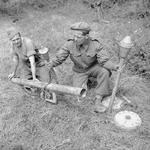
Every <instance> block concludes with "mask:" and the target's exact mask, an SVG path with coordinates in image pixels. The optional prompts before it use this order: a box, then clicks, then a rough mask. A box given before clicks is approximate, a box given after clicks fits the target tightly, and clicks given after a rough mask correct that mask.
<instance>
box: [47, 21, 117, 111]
mask: <svg viewBox="0 0 150 150" xmlns="http://www.w3.org/2000/svg"><path fill="white" fill-rule="evenodd" d="M71 30H74V31H77V32H76V34H75V35H74V38H73V39H71V40H68V41H67V42H66V43H65V44H64V46H62V47H61V48H60V50H59V51H58V53H57V54H56V57H54V58H53V59H51V60H50V61H49V63H46V65H48V66H49V68H52V67H56V66H58V65H60V64H62V63H63V62H64V61H65V60H66V59H67V57H68V56H70V58H71V60H72V62H73V63H74V66H73V71H74V77H73V86H74V87H82V88H83V87H84V88H86V87H85V86H87V81H88V79H89V78H90V77H96V78H97V82H98V84H97V87H96V89H95V93H96V95H95V98H94V99H95V109H94V110H95V111H96V112H104V111H105V110H106V108H105V107H104V106H103V105H102V103H101V101H102V99H103V97H105V96H107V95H110V90H109V77H110V71H111V70H116V69H117V68H118V65H116V64H113V63H112V62H111V61H110V57H109V56H108V53H107V51H106V50H105V49H104V47H103V46H102V44H101V43H100V42H99V41H98V40H92V38H91V37H90V36H89V32H90V30H91V28H90V26H89V25H88V24H87V23H85V22H79V23H75V24H73V25H72V26H71Z"/></svg>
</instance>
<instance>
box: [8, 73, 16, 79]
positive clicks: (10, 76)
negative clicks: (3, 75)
mask: <svg viewBox="0 0 150 150" xmlns="http://www.w3.org/2000/svg"><path fill="white" fill-rule="evenodd" d="M15 76H16V74H15V72H12V73H11V74H9V75H8V79H9V80H11V79H12V78H14V77H15Z"/></svg>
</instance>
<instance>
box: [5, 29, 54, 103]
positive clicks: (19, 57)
mask: <svg viewBox="0 0 150 150" xmlns="http://www.w3.org/2000/svg"><path fill="white" fill-rule="evenodd" d="M7 34H8V38H9V40H10V42H11V56H12V59H13V62H14V70H13V72H12V73H11V74H10V75H9V76H8V78H9V79H10V80H11V79H12V78H13V77H15V76H17V70H18V68H20V78H22V79H28V80H34V81H37V82H38V81H43V82H46V83H50V82H51V78H50V71H49V69H47V68H46V66H41V65H39V64H40V62H41V60H42V59H41V57H40V56H39V54H38V52H37V49H36V47H35V45H34V43H33V41H32V40H31V39H29V38H27V37H22V36H21V34H20V32H19V31H18V30H17V29H16V28H10V29H9V30H8V31H7ZM51 72H53V73H54V70H53V69H52V70H51ZM46 95H47V96H48V95H49V96H48V98H46V97H44V98H46V100H47V101H49V102H51V103H56V99H51V98H50V97H51V96H50V94H49V92H48V91H42V92H41V96H46ZM53 95H54V93H53Z"/></svg>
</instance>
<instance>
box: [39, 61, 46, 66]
mask: <svg viewBox="0 0 150 150" xmlns="http://www.w3.org/2000/svg"><path fill="white" fill-rule="evenodd" d="M46 64H47V61H41V62H40V63H39V64H38V65H39V67H42V66H45V65H46Z"/></svg>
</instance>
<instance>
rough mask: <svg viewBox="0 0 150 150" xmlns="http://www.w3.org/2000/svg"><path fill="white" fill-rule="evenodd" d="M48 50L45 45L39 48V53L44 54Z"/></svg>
mask: <svg viewBox="0 0 150 150" xmlns="http://www.w3.org/2000/svg"><path fill="white" fill-rule="evenodd" d="M47 52H48V48H47V47H44V48H42V49H39V53H40V54H46V53H47Z"/></svg>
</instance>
